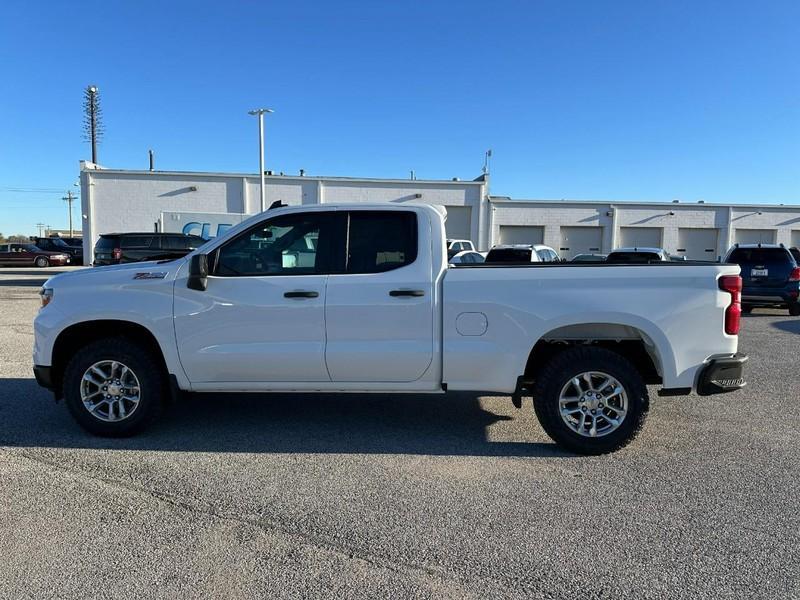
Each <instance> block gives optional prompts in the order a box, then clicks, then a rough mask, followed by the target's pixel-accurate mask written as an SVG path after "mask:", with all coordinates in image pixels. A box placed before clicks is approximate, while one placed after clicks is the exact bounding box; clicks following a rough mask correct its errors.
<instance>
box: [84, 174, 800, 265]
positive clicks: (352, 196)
mask: <svg viewBox="0 0 800 600" xmlns="http://www.w3.org/2000/svg"><path fill="white" fill-rule="evenodd" d="M265 193H266V204H267V206H269V205H270V204H271V203H272V202H274V201H276V200H281V201H282V202H284V203H285V204H289V205H298V204H319V203H326V202H331V203H333V202H393V203H402V202H424V203H428V204H437V205H442V206H445V207H447V211H448V220H447V231H448V235H450V236H451V237H457V238H469V239H472V240H473V241H474V242H475V243H476V244H477V245H478V247H479V248H480V249H481V250H486V249H488V248H490V247H491V246H492V245H494V244H498V243H544V244H547V245H548V246H552V247H553V248H555V249H556V250H557V251H558V252H559V253H560V254H561V255H562V256H564V257H566V258H570V257H572V256H574V255H575V254H579V253H583V252H594V253H607V252H609V251H610V250H611V249H612V248H614V247H619V246H661V247H664V248H666V249H667V250H668V251H669V252H671V253H673V254H677V255H681V256H686V257H687V258H694V259H707V260H716V259H717V258H718V257H720V256H722V255H724V254H725V251H726V250H727V249H728V248H729V247H730V245H731V244H733V243H734V242H753V241H756V242H758V241H761V242H780V243H783V244H785V245H787V246H790V245H792V246H800V205H797V206H788V205H787V206H775V205H760V204H753V205H738V204H733V205H728V204H703V203H697V204H687V203H674V202H669V203H656V202H586V201H570V200H560V201H553V200H512V199H510V198H504V197H497V196H489V180H488V178H487V177H479V178H478V179H476V180H474V181H457V180H416V179H415V180H411V179H363V178H361V179H359V178H350V177H306V176H285V175H269V176H267V177H266V186H265ZM81 206H82V211H81V212H82V217H83V218H82V225H83V237H84V253H85V255H86V256H92V249H93V246H94V243H95V242H96V241H97V237H98V236H99V235H100V234H101V233H113V232H124V231H153V230H156V229H159V230H165V231H187V232H190V233H202V234H204V235H205V236H206V237H207V236H209V235H211V236H213V235H215V234H216V233H217V231H216V228H217V227H218V226H219V225H220V224H225V225H232V224H234V223H236V222H238V221H239V220H241V219H242V218H244V217H246V216H248V215H251V214H255V213H256V212H258V210H259V207H260V194H259V177H258V175H249V174H236V173H194V172H165V171H128V170H118V169H104V168H99V167H97V166H95V165H93V164H91V163H81Z"/></svg>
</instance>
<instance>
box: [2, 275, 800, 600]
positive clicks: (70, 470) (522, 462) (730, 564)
mask: <svg viewBox="0 0 800 600" xmlns="http://www.w3.org/2000/svg"><path fill="white" fill-rule="evenodd" d="M53 270H55V269H50V270H49V271H53ZM46 272H47V270H44V271H39V270H34V269H0V340H2V342H0V597H2V598H18V597H36V598H46V597H170V598H172V597H176V596H180V597H199V596H205V597H227V598H234V597H262V598H274V597H292V598H300V597H310V596H322V597H362V598H367V597H369V598H374V597H431V598H443V597H454V598H462V597H469V598H485V597H520V598H521V597H527V598H620V597H627V598H681V597H685V598H698V597H707V598H726V597H730V598H742V597H763V598H791V597H798V596H800V583H799V580H800V567H798V564H800V478H799V477H798V476H800V467H798V459H800V451H798V436H797V434H798V431H800V411H799V410H798V406H797V403H798V396H799V395H800V369H799V368H798V367H799V366H800V364H799V361H798V356H800V318H792V317H789V316H788V314H787V313H786V311H759V310H756V311H755V312H754V314H753V315H751V316H748V317H745V319H744V323H743V332H742V335H741V349H742V350H743V351H744V352H747V353H748V354H750V357H751V358H750V364H749V370H748V373H747V377H748V380H749V382H750V384H749V386H748V387H747V388H746V390H744V391H742V392H739V393H737V394H732V395H727V396H716V397H711V398H705V399H703V398H699V397H676V398H657V397H656V396H655V389H652V390H651V397H652V398H653V402H652V408H651V413H650V418H649V421H648V423H647V425H646V427H645V429H644V431H643V432H642V434H641V435H640V437H639V438H638V440H637V441H636V442H635V443H634V444H633V445H632V446H630V447H628V448H626V449H624V450H623V451H621V452H619V453H616V454H613V455H610V456H603V457H593V458H586V457H577V456H573V455H570V454H566V453H563V452H561V451H559V450H558V449H556V448H555V446H554V445H553V444H552V443H551V442H550V440H549V439H548V438H547V437H546V436H545V435H544V433H543V432H542V430H541V429H540V427H539V425H538V423H537V422H536V420H535V418H534V416H533V411H532V410H531V407H530V402H529V401H526V404H525V405H524V407H523V410H522V411H517V410H515V409H514V408H513V406H512V404H511V402H510V399H509V398H508V397H478V396H474V395H467V394H458V395H456V394H452V395H448V396H417V395H409V396H393V397H389V396H381V395H339V396H335V397H329V396H313V395H312V396H290V395H275V396H245V397H229V396H202V397H190V398H188V399H185V400H183V401H181V402H180V403H178V404H177V405H175V406H173V407H172V408H171V409H170V410H169V411H168V412H167V414H166V415H165V416H164V418H163V419H162V420H161V421H160V422H159V423H158V424H157V425H156V427H155V428H153V429H151V430H148V431H147V432H146V433H145V434H143V435H141V436H139V437H136V438H133V439H127V440H108V439H99V438H93V437H90V436H89V435H87V434H84V433H83V432H82V431H81V430H79V429H78V428H77V426H76V425H75V424H74V423H73V422H72V420H71V419H70V418H69V416H68V414H67V411H66V409H65V407H64V406H63V405H62V404H55V403H54V402H53V400H52V397H51V396H50V395H49V394H48V393H47V392H46V391H45V390H42V389H40V388H39V387H37V385H36V383H35V382H34V380H33V378H32V374H31V347H32V344H33V334H32V320H33V318H34V316H35V314H36V311H37V308H38V298H37V296H36V292H37V288H38V286H39V285H41V283H42V281H43V280H44V278H45V276H46V275H44V273H46Z"/></svg>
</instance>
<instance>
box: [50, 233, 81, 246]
mask: <svg viewBox="0 0 800 600" xmlns="http://www.w3.org/2000/svg"><path fill="white" fill-rule="evenodd" d="M51 237H57V238H58V239H60V240H63V241H64V242H65V243H66V244H67V245H68V246H78V247H80V248H83V238H82V237H64V236H62V235H59V236H51Z"/></svg>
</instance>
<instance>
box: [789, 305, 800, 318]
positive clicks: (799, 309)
mask: <svg viewBox="0 0 800 600" xmlns="http://www.w3.org/2000/svg"><path fill="white" fill-rule="evenodd" d="M789 314H790V315H791V316H793V317H797V316H800V302H795V303H793V304H790V305H789Z"/></svg>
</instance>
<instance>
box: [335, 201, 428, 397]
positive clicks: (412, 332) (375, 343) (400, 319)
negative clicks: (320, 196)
mask: <svg viewBox="0 0 800 600" xmlns="http://www.w3.org/2000/svg"><path fill="white" fill-rule="evenodd" d="M341 214H342V215H343V216H342V219H343V220H344V223H343V228H344V230H345V236H346V241H347V243H346V249H345V256H344V264H343V265H342V268H341V272H340V273H338V274H331V275H330V277H329V279H328V289H327V301H326V305H325V322H326V332H327V346H326V350H325V362H326V364H327V366H328V372H329V373H330V375H331V379H332V380H333V381H335V382H387V383H388V382H411V381H416V380H418V379H420V378H421V377H422V376H423V375H424V374H425V372H426V371H427V370H428V368H429V367H430V365H431V362H432V360H433V329H434V328H433V294H434V286H433V276H432V258H431V250H432V249H431V248H430V247H426V248H424V249H418V247H417V244H418V240H430V234H429V233H428V232H429V231H430V225H429V223H427V222H424V223H423V222H418V221H419V219H418V215H417V213H416V212H414V211H405V210H402V211H401V210H393V211H374V210H363V211H360V210H352V211H347V212H343V213H341ZM423 228H426V229H423ZM429 243H430V242H428V244H429Z"/></svg>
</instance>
